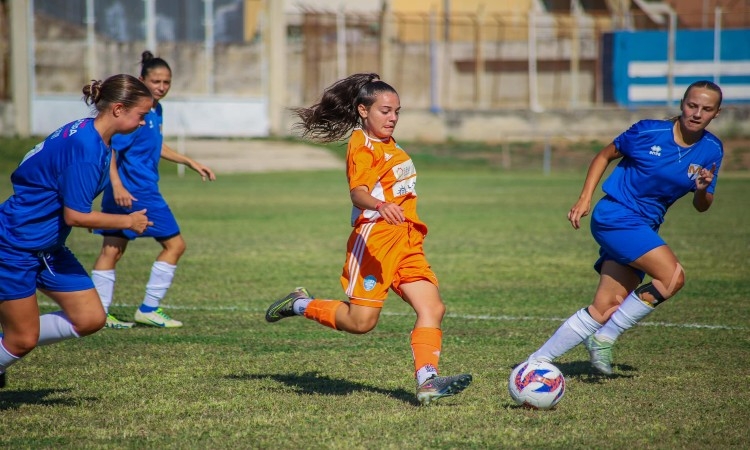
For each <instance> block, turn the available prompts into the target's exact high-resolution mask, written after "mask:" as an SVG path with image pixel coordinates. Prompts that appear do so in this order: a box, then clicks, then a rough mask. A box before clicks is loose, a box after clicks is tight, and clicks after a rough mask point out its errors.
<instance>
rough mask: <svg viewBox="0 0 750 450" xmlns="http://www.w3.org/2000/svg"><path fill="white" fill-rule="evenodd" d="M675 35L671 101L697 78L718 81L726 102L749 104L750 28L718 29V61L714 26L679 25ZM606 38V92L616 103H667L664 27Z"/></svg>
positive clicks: (674, 102)
mask: <svg viewBox="0 0 750 450" xmlns="http://www.w3.org/2000/svg"><path fill="white" fill-rule="evenodd" d="M675 34H676V41H675V61H674V66H673V73H674V86H673V89H672V101H673V103H672V104H673V105H676V104H677V103H678V102H679V100H680V99H681V98H682V94H683V93H684V92H685V89H686V88H687V86H688V85H689V84H690V83H692V82H693V81H697V80H710V81H714V82H718V84H719V85H720V86H721V88H722V91H723V93H724V102H725V103H750V30H725V31H722V32H721V38H720V42H721V50H720V55H721V57H720V61H719V64H718V66H715V65H714V31H713V30H698V31H688V30H686V31H679V30H678V31H677V32H676V33H675ZM605 42H606V43H609V50H610V51H611V55H610V56H611V61H612V63H611V83H612V85H611V92H612V94H613V96H614V100H615V101H616V102H617V103H618V104H620V105H621V106H625V107H636V106H654V105H666V104H668V103H669V89H668V83H667V80H668V77H667V67H668V64H667V32H666V31H637V32H629V31H619V32H615V33H613V34H612V38H611V39H607V40H605ZM605 48H606V45H605ZM607 59H609V58H607ZM717 67H718V79H717V77H715V75H716V69H717Z"/></svg>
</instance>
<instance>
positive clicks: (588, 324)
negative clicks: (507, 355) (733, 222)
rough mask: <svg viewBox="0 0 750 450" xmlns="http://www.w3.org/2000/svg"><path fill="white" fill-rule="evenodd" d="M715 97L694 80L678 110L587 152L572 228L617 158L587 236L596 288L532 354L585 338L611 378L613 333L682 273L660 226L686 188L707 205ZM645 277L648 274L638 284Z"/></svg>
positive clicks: (549, 354)
mask: <svg viewBox="0 0 750 450" xmlns="http://www.w3.org/2000/svg"><path fill="white" fill-rule="evenodd" d="M721 100H722V93H721V89H720V88H719V86H717V85H716V84H714V83H712V82H710V81H705V80H704V81H697V82H695V83H692V84H691V85H690V86H689V87H688V88H687V90H686V91H685V94H684V96H683V98H682V101H681V102H680V110H681V114H680V115H679V116H677V117H675V118H673V119H669V120H642V121H640V122H638V123H636V124H634V125H633V126H632V127H631V128H630V129H629V130H627V131H625V132H624V133H622V134H621V135H619V136H618V137H617V138H616V139H615V140H614V142H612V143H610V144H609V145H607V146H606V147H605V148H604V149H603V150H601V151H600V152H599V153H598V154H597V155H596V156H595V157H594V159H593V161H592V162H591V165H590V166H589V169H588V173H587V175H586V180H585V182H584V185H583V190H582V192H581V195H580V197H579V198H578V201H577V202H576V203H575V205H573V207H572V208H571V209H570V212H569V213H568V220H569V221H570V223H571V224H572V225H573V228H575V229H578V228H580V225H581V217H583V216H586V215H588V213H589V211H590V210H591V198H592V196H593V195H594V191H595V190H596V187H597V185H598V184H599V181H600V180H601V178H602V175H603V174H604V172H605V170H606V169H607V166H608V165H609V164H610V163H611V162H612V161H614V160H616V159H621V161H620V162H619V164H618V165H617V166H616V167H615V169H614V170H613V171H612V173H611V175H610V176H609V177H608V178H607V180H606V181H605V182H604V184H603V185H602V190H603V191H604V193H605V196H604V197H603V198H602V199H601V200H599V202H598V203H597V204H596V207H595V208H594V212H593V214H592V215H591V234H592V235H593V236H594V239H595V240H596V242H597V243H598V244H599V246H600V249H599V259H598V260H597V261H596V264H595V265H594V268H595V269H596V270H597V272H599V274H600V278H599V286H598V287H597V289H596V293H595V294H594V300H593V302H592V304H591V306H589V307H588V308H583V309H581V310H579V311H577V312H576V313H575V314H573V315H572V316H571V317H570V318H568V320H566V321H565V323H563V325H562V326H560V328H558V330H557V331H556V332H555V333H554V335H553V336H552V337H551V338H550V339H549V340H547V342H545V343H544V345H542V347H541V348H539V349H538V350H537V351H536V352H534V353H533V354H532V355H531V356H530V357H529V360H530V361H533V360H540V361H547V362H550V361H553V360H554V359H555V358H557V357H559V356H561V355H563V354H564V353H565V352H567V351H568V350H570V349H572V348H573V347H575V346H576V345H578V344H580V343H581V342H584V343H585V345H586V347H587V349H588V350H589V354H590V357H591V363H592V365H593V366H594V368H595V369H596V370H598V371H599V372H601V373H603V374H606V375H610V374H612V346H613V345H614V342H615V340H616V339H617V338H618V337H619V336H620V334H622V333H623V332H624V331H626V330H627V329H629V328H631V327H632V326H634V325H635V324H636V323H638V322H639V321H641V320H642V319H643V318H644V317H646V316H647V315H648V314H650V313H651V312H652V311H653V310H654V308H655V307H656V306H657V305H659V304H661V303H662V302H664V301H666V300H667V299H669V298H671V297H672V296H674V295H675V294H676V293H677V292H678V291H679V290H680V289H681V288H682V287H683V285H684V284H685V272H684V271H683V268H682V266H681V265H680V262H679V260H678V259H677V256H675V254H674V253H673V252H672V250H671V249H670V248H669V246H668V245H667V244H666V243H665V242H664V240H663V239H662V238H661V237H660V236H659V234H658V231H659V227H660V225H661V224H662V222H663V221H664V215H665V214H666V212H667V209H668V208H669V207H670V206H672V204H673V203H674V202H676V201H677V200H678V199H680V198H681V197H683V196H685V195H686V194H688V193H690V192H693V206H694V207H695V209H696V210H697V211H698V212H704V211H706V210H708V208H709V207H710V206H711V203H712V202H713V198H714V190H715V188H716V181H717V175H718V172H719V167H720V166H721V160H722V157H723V155H724V151H723V147H722V144H721V141H720V140H719V139H718V138H717V137H716V136H714V135H713V134H711V133H710V132H709V131H707V130H706V127H707V126H708V125H709V124H710V123H711V121H712V120H713V119H714V118H715V117H716V116H717V115H718V114H719V110H720V107H721ZM645 274H648V275H649V277H651V280H650V281H649V282H648V283H645V284H642V282H643V279H644V276H645Z"/></svg>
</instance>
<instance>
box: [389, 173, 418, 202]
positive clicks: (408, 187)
mask: <svg viewBox="0 0 750 450" xmlns="http://www.w3.org/2000/svg"><path fill="white" fill-rule="evenodd" d="M391 192H393V196H394V197H401V196H402V195H406V194H414V195H417V177H416V176H414V177H411V178H409V179H408V180H403V181H399V182H398V183H396V184H394V185H393V189H392V190H391Z"/></svg>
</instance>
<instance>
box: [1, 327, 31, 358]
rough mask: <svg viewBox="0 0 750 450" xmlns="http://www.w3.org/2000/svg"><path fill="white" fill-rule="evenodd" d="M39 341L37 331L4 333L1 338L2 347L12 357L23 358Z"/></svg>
mask: <svg viewBox="0 0 750 450" xmlns="http://www.w3.org/2000/svg"><path fill="white" fill-rule="evenodd" d="M38 341H39V331H38V330H37V331H36V332H28V331H26V332H23V333H20V334H19V333H13V334H10V333H6V335H5V336H3V347H5V349H6V350H7V351H8V352H10V353H11V354H13V355H14V356H18V357H21V356H24V355H26V354H28V353H29V352H31V351H32V350H34V348H36V344H37V342H38Z"/></svg>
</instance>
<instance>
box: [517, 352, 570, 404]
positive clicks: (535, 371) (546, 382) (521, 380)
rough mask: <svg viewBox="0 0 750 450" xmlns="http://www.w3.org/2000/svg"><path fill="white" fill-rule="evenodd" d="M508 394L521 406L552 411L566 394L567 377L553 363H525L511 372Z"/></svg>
mask: <svg viewBox="0 0 750 450" xmlns="http://www.w3.org/2000/svg"><path fill="white" fill-rule="evenodd" d="M508 392H510V396H511V397H512V398H513V400H514V401H515V402H516V403H517V404H519V405H523V406H526V407H529V408H533V409H550V408H552V407H554V406H555V405H557V403H558V402H559V401H560V400H561V399H562V398H563V395H564V394H565V377H563V374H562V372H560V369H558V368H557V367H555V366H554V365H553V364H552V363H548V362H542V361H532V362H529V361H524V362H522V363H521V364H519V365H518V366H516V368H515V369H513V372H511V374H510V379H509V380H508Z"/></svg>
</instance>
